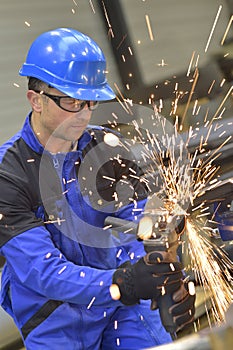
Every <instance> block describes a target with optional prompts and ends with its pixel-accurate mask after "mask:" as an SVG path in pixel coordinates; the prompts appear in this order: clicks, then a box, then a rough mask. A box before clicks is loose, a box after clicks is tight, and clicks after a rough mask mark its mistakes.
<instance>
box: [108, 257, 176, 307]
mask: <svg viewBox="0 0 233 350" xmlns="http://www.w3.org/2000/svg"><path fill="white" fill-rule="evenodd" d="M182 278H183V274H182V266H181V264H180V263H179V262H177V261H174V262H173V261H172V260H171V256H170V254H169V253H167V252H150V253H148V254H147V255H146V256H145V257H144V258H141V259H140V260H139V261H138V262H137V263H135V264H134V265H130V264H129V265H126V266H125V267H124V266H122V267H120V268H118V269H117V270H116V271H115V273H114V275H113V280H112V282H113V284H114V285H117V286H118V288H119V290H120V296H119V299H120V301H121V302H122V303H123V304H125V305H133V304H136V303H138V302H139V300H140V299H153V300H156V299H157V298H159V296H160V295H161V294H163V293H169V294H172V293H173V292H175V291H177V290H178V289H179V288H180V287H181V285H182V283H183V282H182Z"/></svg>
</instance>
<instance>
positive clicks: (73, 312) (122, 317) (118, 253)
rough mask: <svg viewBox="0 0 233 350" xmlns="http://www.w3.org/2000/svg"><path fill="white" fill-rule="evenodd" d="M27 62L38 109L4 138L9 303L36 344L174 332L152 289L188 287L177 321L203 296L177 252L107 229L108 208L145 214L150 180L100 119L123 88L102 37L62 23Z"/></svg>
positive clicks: (0, 181) (158, 337)
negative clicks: (185, 277) (153, 306)
mask: <svg viewBox="0 0 233 350" xmlns="http://www.w3.org/2000/svg"><path fill="white" fill-rule="evenodd" d="M20 74H21V75H23V76H27V77H28V92H27V98H28V100H29V103H30V105H31V110H32V111H31V112H30V113H29V115H28V116H27V118H26V121H25V124H24V126H23V128H22V130H21V131H20V132H19V133H18V134H17V135H15V136H14V137H13V138H12V139H11V140H9V141H8V142H7V143H5V144H4V145H3V146H2V147H1V169H0V186H1V198H0V213H1V220H0V224H1V228H0V253H1V254H2V255H3V256H4V257H5V259H6V264H5V267H4V271H3V276H2V294H1V305H2V306H3V308H4V309H5V310H6V311H7V312H8V313H9V314H10V315H11V316H12V317H13V319H14V321H15V323H16V325H17V327H18V328H19V330H20V332H21V335H22V338H23V341H24V344H25V346H26V348H27V349H29V350H30V349H31V350H36V349H38V350H42V349H46V350H48V349H51V350H52V349H53V350H54V349H56V350H58V349H62V350H64V349H68V350H71V349H85V350H87V349H91V350H97V349H103V350H104V349H105V350H110V349H127V350H129V349H134V350H135V349H142V348H145V347H149V346H153V345H157V344H162V343H166V342H169V341H170V340H171V337H170V334H169V333H167V332H166V331H165V329H164V328H163V326H162V324H161V320H160V316H159V313H158V310H155V311H152V310H150V299H153V300H155V301H156V300H157V299H158V298H159V297H161V289H162V288H163V289H164V290H166V292H167V293H170V294H173V292H176V294H173V299H174V305H173V308H174V312H173V314H174V322H175V325H176V326H177V329H178V328H180V327H182V326H183V325H185V324H188V323H190V322H191V321H192V319H193V313H194V306H193V305H194V298H193V297H191V296H190V295H189V294H188V293H187V292H185V294H184V295H183V296H180V290H182V287H183V285H184V283H183V281H182V272H181V266H180V264H179V263H177V262H173V263H172V264H171V261H170V257H169V254H164V255H163V254H162V253H156V252H152V253H151V254H147V255H146V256H145V257H144V258H143V257H142V256H144V255H145V252H144V250H143V245H142V243H141V242H139V241H137V240H136V239H133V240H132V239H129V238H128V236H127V234H124V233H122V234H120V235H119V237H116V236H115V235H113V234H112V232H111V230H108V229H103V227H104V226H105V225H104V220H105V218H106V217H107V216H115V217H119V218H123V219H128V220H134V219H135V216H136V215H135V214H134V213H135V212H137V213H138V211H140V210H142V209H143V207H144V205H145V201H146V189H145V188H144V186H143V182H140V181H139V180H138V179H139V178H140V177H141V176H142V170H141V169H140V168H139V167H138V166H137V165H136V164H134V162H133V161H131V159H130V156H129V154H127V152H126V149H125V147H122V146H121V144H123V140H122V141H120V136H119V135H114V136H113V137H115V138H119V143H118V144H117V145H116V147H112V145H108V143H107V142H105V141H106V140H105V137H106V135H109V133H110V135H113V134H111V132H110V131H109V130H106V129H104V128H102V127H97V126H96V127H90V126H88V124H89V121H90V118H91V113H92V110H93V109H94V108H96V107H97V104H98V102H99V101H107V100H111V99H114V97H115V94H114V92H113V91H112V89H111V88H110V86H109V85H108V83H107V80H106V62H105V58H104V55H103V53H102V51H101V49H100V48H99V47H98V46H97V44H96V43H95V42H94V41H93V40H92V39H91V38H89V37H87V36H86V35H84V34H82V33H80V32H78V31H76V30H74V29H67V28H58V29H56V30H52V31H49V32H46V33H43V34H42V35H40V36H39V37H38V38H37V39H36V40H35V41H34V42H33V44H32V45H31V47H30V49H29V52H28V55H27V58H26V62H25V63H24V64H23V66H22V68H21V70H20ZM132 172H133V174H134V175H135V174H136V175H137V176H133V177H132V176H130V174H131V175H132ZM158 258H159V259H158ZM112 283H114V284H116V285H117V286H118V288H119V291H120V295H119V297H118V298H112V296H111V294H110V290H111V289H110V286H111V285H112ZM114 299H119V300H114Z"/></svg>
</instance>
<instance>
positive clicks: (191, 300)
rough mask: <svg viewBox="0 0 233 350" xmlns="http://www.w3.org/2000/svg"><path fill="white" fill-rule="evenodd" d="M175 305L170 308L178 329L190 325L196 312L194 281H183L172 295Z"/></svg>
mask: <svg viewBox="0 0 233 350" xmlns="http://www.w3.org/2000/svg"><path fill="white" fill-rule="evenodd" d="M172 299H173V301H174V305H172V306H171V307H170V309H169V312H170V313H171V315H172V317H173V322H174V324H175V325H176V327H177V329H176V331H179V330H181V329H184V328H186V327H188V326H190V325H191V324H192V323H193V320H194V313H195V299H196V295H195V287H194V284H193V282H189V283H187V282H183V283H182V285H181V287H180V288H179V289H178V290H177V291H176V292H175V293H173V295H172Z"/></svg>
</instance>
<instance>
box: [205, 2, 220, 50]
mask: <svg viewBox="0 0 233 350" xmlns="http://www.w3.org/2000/svg"><path fill="white" fill-rule="evenodd" d="M221 10H222V5H220V6H219V8H218V12H217V15H216V17H215V20H214V24H213V26H212V29H211V32H210V35H209V38H208V40H207V44H206V47H205V52H207V50H208V47H209V44H210V40H211V38H212V35H213V32H214V29H215V27H216V24H217V21H218V18H219V15H220V12H221Z"/></svg>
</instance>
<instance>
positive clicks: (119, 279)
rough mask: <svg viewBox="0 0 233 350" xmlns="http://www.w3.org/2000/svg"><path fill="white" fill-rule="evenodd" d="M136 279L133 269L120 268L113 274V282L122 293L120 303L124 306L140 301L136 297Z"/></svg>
mask: <svg viewBox="0 0 233 350" xmlns="http://www.w3.org/2000/svg"><path fill="white" fill-rule="evenodd" d="M134 279H135V277H134V276H133V270H132V268H131V267H127V268H120V269H118V270H116V271H115V273H114V274H113V279H112V282H113V284H117V285H118V287H119V289H120V293H121V298H120V301H121V302H122V304H124V305H134V304H137V303H139V299H138V298H137V297H136V295H135V286H134Z"/></svg>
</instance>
